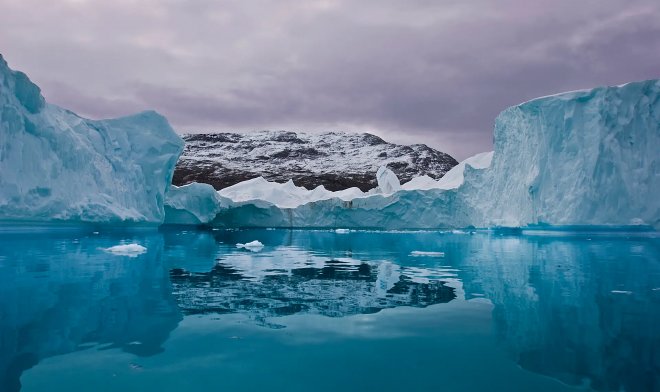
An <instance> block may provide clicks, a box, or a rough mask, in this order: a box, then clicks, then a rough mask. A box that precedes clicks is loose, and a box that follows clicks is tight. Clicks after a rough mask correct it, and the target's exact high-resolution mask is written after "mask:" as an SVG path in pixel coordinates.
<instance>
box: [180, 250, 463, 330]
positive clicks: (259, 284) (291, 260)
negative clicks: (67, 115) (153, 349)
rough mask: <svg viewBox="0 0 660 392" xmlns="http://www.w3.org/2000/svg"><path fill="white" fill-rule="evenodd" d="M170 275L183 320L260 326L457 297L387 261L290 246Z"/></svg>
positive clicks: (235, 256)
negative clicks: (291, 317)
mask: <svg viewBox="0 0 660 392" xmlns="http://www.w3.org/2000/svg"><path fill="white" fill-rule="evenodd" d="M170 274H171V279H172V284H173V286H174V291H175V293H177V294H176V296H177V300H178V302H179V306H180V307H181V309H182V311H183V312H184V313H187V314H196V313H235V312H240V313H246V314H248V315H249V316H250V317H252V318H254V319H255V320H258V321H260V322H263V321H265V319H266V318H268V317H276V316H282V315H288V314H293V313H299V312H304V313H314V314H322V315H325V316H331V317H339V316H347V315H351V314H360V313H374V312H378V311H380V310H381V309H385V308H391V307H397V306H415V307H424V306H428V305H432V304H437V303H443V302H448V301H451V300H452V299H454V298H455V294H454V289H453V288H451V287H448V286H445V284H444V283H443V282H442V281H439V280H428V279H426V280H419V279H417V278H416V276H415V274H407V273H406V269H405V268H402V267H400V266H397V265H394V264H392V263H390V262H383V261H381V262H365V261H359V260H356V259H352V258H349V257H339V258H331V257H327V256H320V255H314V254H312V253H310V252H308V251H304V250H301V249H300V248H295V247H278V248H277V249H275V250H273V251H271V252H268V253H262V254H252V253H245V252H241V253H229V254H225V255H223V256H221V258H220V259H219V261H218V263H217V264H216V265H215V266H214V267H213V268H212V269H211V270H210V271H206V272H195V271H188V270H186V269H184V268H175V269H172V270H171V272H170Z"/></svg>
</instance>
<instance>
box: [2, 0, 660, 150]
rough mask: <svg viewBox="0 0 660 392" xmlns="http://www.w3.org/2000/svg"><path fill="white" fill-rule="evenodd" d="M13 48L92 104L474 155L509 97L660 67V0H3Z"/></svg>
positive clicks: (68, 93)
mask: <svg viewBox="0 0 660 392" xmlns="http://www.w3.org/2000/svg"><path fill="white" fill-rule="evenodd" d="M0 53H2V54H3V55H4V56H5V59H6V60H7V61H8V62H9V65H10V66H11V67H12V68H14V69H19V70H22V71H24V72H26V73H27V74H28V75H29V76H30V78H31V79H32V80H33V81H35V82H36V83H37V84H39V85H40V86H41V88H42V90H43V93H44V95H45V96H46V98H47V99H48V100H49V101H50V102H52V103H55V104H57V105H60V106H63V107H65V108H68V109H71V110H73V111H75V112H77V113H78V114H81V115H84V116H87V117H91V118H105V117H114V116H120V115H126V114H130V113H134V112H137V111H142V110H146V109H155V110H157V111H158V112H160V113H162V114H164V115H165V116H166V117H167V118H168V119H169V120H170V122H171V123H172V125H173V126H174V128H175V129H176V130H177V131H179V132H182V133H183V132H191V131H204V130H218V131H230V130H233V131H251V130H257V129H290V130H299V131H300V130H311V131H320V130H349V131H368V132H374V133H376V134H378V135H380V136H382V137H384V138H385V139H387V140H390V141H395V142H404V143H426V144H428V145H431V146H433V147H436V148H439V149H440V150H442V151H445V152H448V153H450V154H452V155H454V156H455V157H456V158H457V159H463V158H465V157H467V156H469V155H472V154H473V153H477V152H480V151H485V150H489V149H491V147H492V146H491V145H492V128H493V121H494V118H495V116H496V115H497V114H498V113H499V112H500V111H501V110H503V109H504V108H506V107H507V106H510V105H514V104H516V103H520V102H523V101H526V100H529V99H531V98H534V97H537V96H542V95H548V94H552V93H556V92H561V91H567V90H575V89H581V88H587V87H592V86H597V85H613V84H621V83H624V82H628V81H633V80H643V79H651V78H658V77H660V1H657V0H547V1H534V0H475V1H469V0H451V1H442V0H436V1H431V0H399V1H395V0H353V1H344V0H296V1H293V0H273V1H267V0H235V1H225V0H200V1H195V0H112V1H108V0H99V1H91V0H90V1H87V0H68V1H65V0H0Z"/></svg>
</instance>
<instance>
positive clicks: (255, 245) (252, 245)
mask: <svg viewBox="0 0 660 392" xmlns="http://www.w3.org/2000/svg"><path fill="white" fill-rule="evenodd" d="M236 247H237V248H239V249H247V250H249V251H252V252H259V251H260V250H262V249H263V248H264V244H262V243H261V242H260V241H258V240H254V241H250V242H246V243H245V244H241V243H238V244H236Z"/></svg>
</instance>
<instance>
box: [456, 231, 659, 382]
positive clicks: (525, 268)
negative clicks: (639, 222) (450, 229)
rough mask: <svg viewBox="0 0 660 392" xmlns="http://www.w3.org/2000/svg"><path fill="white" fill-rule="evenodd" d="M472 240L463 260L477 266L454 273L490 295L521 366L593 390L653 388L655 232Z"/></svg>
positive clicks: (469, 288) (656, 294)
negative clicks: (472, 251)
mask: <svg viewBox="0 0 660 392" xmlns="http://www.w3.org/2000/svg"><path fill="white" fill-rule="evenodd" d="M475 244H476V243H475ZM478 245H479V247H480V248H481V249H479V252H478V253H477V255H478V257H473V258H470V259H467V258H466V259H465V261H464V262H463V265H462V267H464V268H465V267H467V268H466V271H470V270H472V269H473V268H474V267H476V275H475V276H462V278H463V279H464V287H465V290H466V293H467V295H468V296H469V295H470V293H483V294H485V296H486V297H487V298H489V299H490V300H491V301H492V302H493V304H494V305H495V308H494V311H493V317H494V321H495V326H496V331H497V332H498V335H499V337H500V338H501V339H502V341H503V342H504V344H505V345H506V347H507V348H508V349H509V350H510V351H511V352H512V354H513V355H514V356H515V358H516V360H517V362H518V363H519V364H520V365H521V366H522V367H524V368H525V369H528V370H531V371H533V372H535V373H540V374H545V375H548V376H551V377H553V378H556V379H559V380H561V381H562V382H564V383H567V384H570V385H581V384H584V383H588V384H589V385H590V386H591V388H593V389H596V390H603V391H610V390H617V391H618V390H626V391H651V390H656V391H657V390H660V334H659V333H658V328H659V327H658V326H660V291H658V290H655V291H654V290H653V289H654V288H658V287H660V252H659V251H658V250H659V245H660V244H659V242H658V240H657V239H639V240H630V239H625V238H622V237H618V238H606V239H604V240H603V241H599V239H598V238H597V237H596V238H593V239H590V241H587V240H586V238H584V237H583V238H582V239H578V240H576V239H575V238H573V239H572V238H566V239H562V238H554V239H552V238H550V239H549V238H528V237H518V238H505V239H491V240H489V241H488V242H487V243H486V244H483V243H482V244H478ZM484 245H485V246H484ZM485 257H487V258H488V261H487V262H483V263H480V262H479V259H482V260H483V258H485ZM475 261H476V263H475ZM477 263H478V265H477ZM613 291H614V292H613Z"/></svg>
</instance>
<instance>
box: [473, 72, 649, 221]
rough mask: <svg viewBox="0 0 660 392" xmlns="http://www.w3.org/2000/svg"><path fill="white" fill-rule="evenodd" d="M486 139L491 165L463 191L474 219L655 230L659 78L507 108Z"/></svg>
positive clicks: (566, 94)
mask: <svg viewBox="0 0 660 392" xmlns="http://www.w3.org/2000/svg"><path fill="white" fill-rule="evenodd" d="M494 141H495V156H494V157H493V163H492V166H491V168H490V169H489V170H486V171H484V172H483V173H482V174H481V175H477V176H475V178H472V179H470V181H468V184H466V185H467V186H466V189H464V192H465V199H466V200H467V201H469V204H470V206H471V207H472V209H473V210H474V212H473V214H474V217H473V221H474V223H473V224H474V225H475V226H493V225H505V226H526V225H535V224H549V225H559V226H564V225H615V226H621V225H642V224H645V225H651V226H654V227H655V228H656V229H658V228H660V197H658V195H659V194H660V80H649V81H644V82H636V83H628V84H625V85H622V86H617V87H599V88H595V89H591V90H583V91H576V92H570V93H564V94H558V95H553V96H547V97H543V98H538V99H534V100H532V101H529V102H525V103H523V104H520V105H517V106H514V107H511V108H508V109H506V110H505V111H503V112H502V113H501V114H500V115H499V116H498V117H497V119H496V122H495V138H494Z"/></svg>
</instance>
